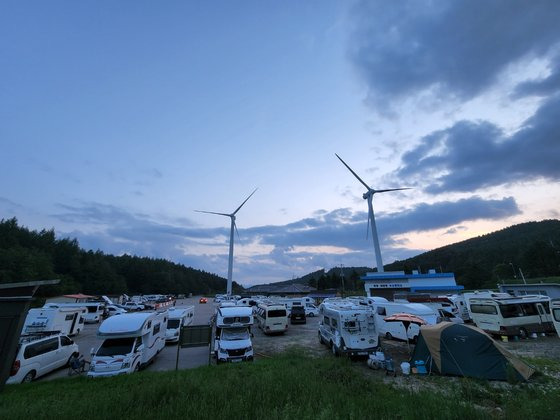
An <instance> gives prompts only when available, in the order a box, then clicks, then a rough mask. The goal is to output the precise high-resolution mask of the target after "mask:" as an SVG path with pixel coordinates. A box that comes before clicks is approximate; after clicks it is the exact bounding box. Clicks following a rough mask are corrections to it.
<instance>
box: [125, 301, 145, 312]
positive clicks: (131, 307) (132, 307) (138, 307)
mask: <svg viewBox="0 0 560 420" xmlns="http://www.w3.org/2000/svg"><path fill="white" fill-rule="evenodd" d="M123 308H124V309H126V310H127V311H142V310H144V309H145V306H144V305H142V304H141V303H136V302H126V303H125V304H124V305H123Z"/></svg>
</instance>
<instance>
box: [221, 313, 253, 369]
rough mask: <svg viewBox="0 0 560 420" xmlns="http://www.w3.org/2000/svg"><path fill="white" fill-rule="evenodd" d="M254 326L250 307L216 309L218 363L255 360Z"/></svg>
mask: <svg viewBox="0 0 560 420" xmlns="http://www.w3.org/2000/svg"><path fill="white" fill-rule="evenodd" d="M224 303H225V302H224ZM252 325H253V310H252V309H251V308H250V307H249V306H220V307H218V308H217V309H216V317H215V328H214V337H215V338H214V354H215V356H216V363H222V362H241V361H252V360H253V355H254V353H253V343H252V341H251V337H252V334H251V326H252Z"/></svg>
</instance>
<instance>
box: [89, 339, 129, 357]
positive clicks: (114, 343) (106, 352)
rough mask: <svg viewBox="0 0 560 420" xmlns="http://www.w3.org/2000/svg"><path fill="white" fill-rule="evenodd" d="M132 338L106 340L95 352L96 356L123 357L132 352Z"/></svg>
mask: <svg viewBox="0 0 560 420" xmlns="http://www.w3.org/2000/svg"><path fill="white" fill-rule="evenodd" d="M133 344H134V337H129V338H108V339H107V340H105V341H104V342H103V344H101V347H99V350H97V353H96V355H97V356H118V355H125V354H128V353H130V352H131V351H132V345H133Z"/></svg>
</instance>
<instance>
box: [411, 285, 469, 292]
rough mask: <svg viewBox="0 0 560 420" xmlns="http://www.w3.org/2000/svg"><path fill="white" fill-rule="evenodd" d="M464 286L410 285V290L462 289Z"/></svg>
mask: <svg viewBox="0 0 560 420" xmlns="http://www.w3.org/2000/svg"><path fill="white" fill-rule="evenodd" d="M464 288H465V287H464V286H411V287H410V291H411V292H415V291H417V290H463V289H464Z"/></svg>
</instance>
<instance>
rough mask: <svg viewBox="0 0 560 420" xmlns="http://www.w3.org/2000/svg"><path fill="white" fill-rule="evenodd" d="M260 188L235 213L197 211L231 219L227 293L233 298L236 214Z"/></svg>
mask: <svg viewBox="0 0 560 420" xmlns="http://www.w3.org/2000/svg"><path fill="white" fill-rule="evenodd" d="M257 189H258V188H255V189H254V190H253V192H252V193H251V194H249V197H247V198H246V199H245V201H243V203H241V205H240V206H239V207H237V208H236V209H235V211H234V212H233V213H217V212H213V211H203V210H195V211H196V212H198V213H207V214H217V215H218V216H227V217H229V218H230V219H231V227H230V234H229V260H228V280H227V290H226V293H227V295H228V296H231V293H232V291H231V289H232V284H233V281H232V274H233V239H234V235H233V233H234V230H235V231H237V225H236V224H235V214H236V213H237V212H238V211H239V210H240V209H241V207H243V205H244V204H245V203H246V202H247V201H248V200H249V199H250V198H251V197H252V196H253V194H255V192H256V191H257ZM237 236H238V237H239V232H237Z"/></svg>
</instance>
